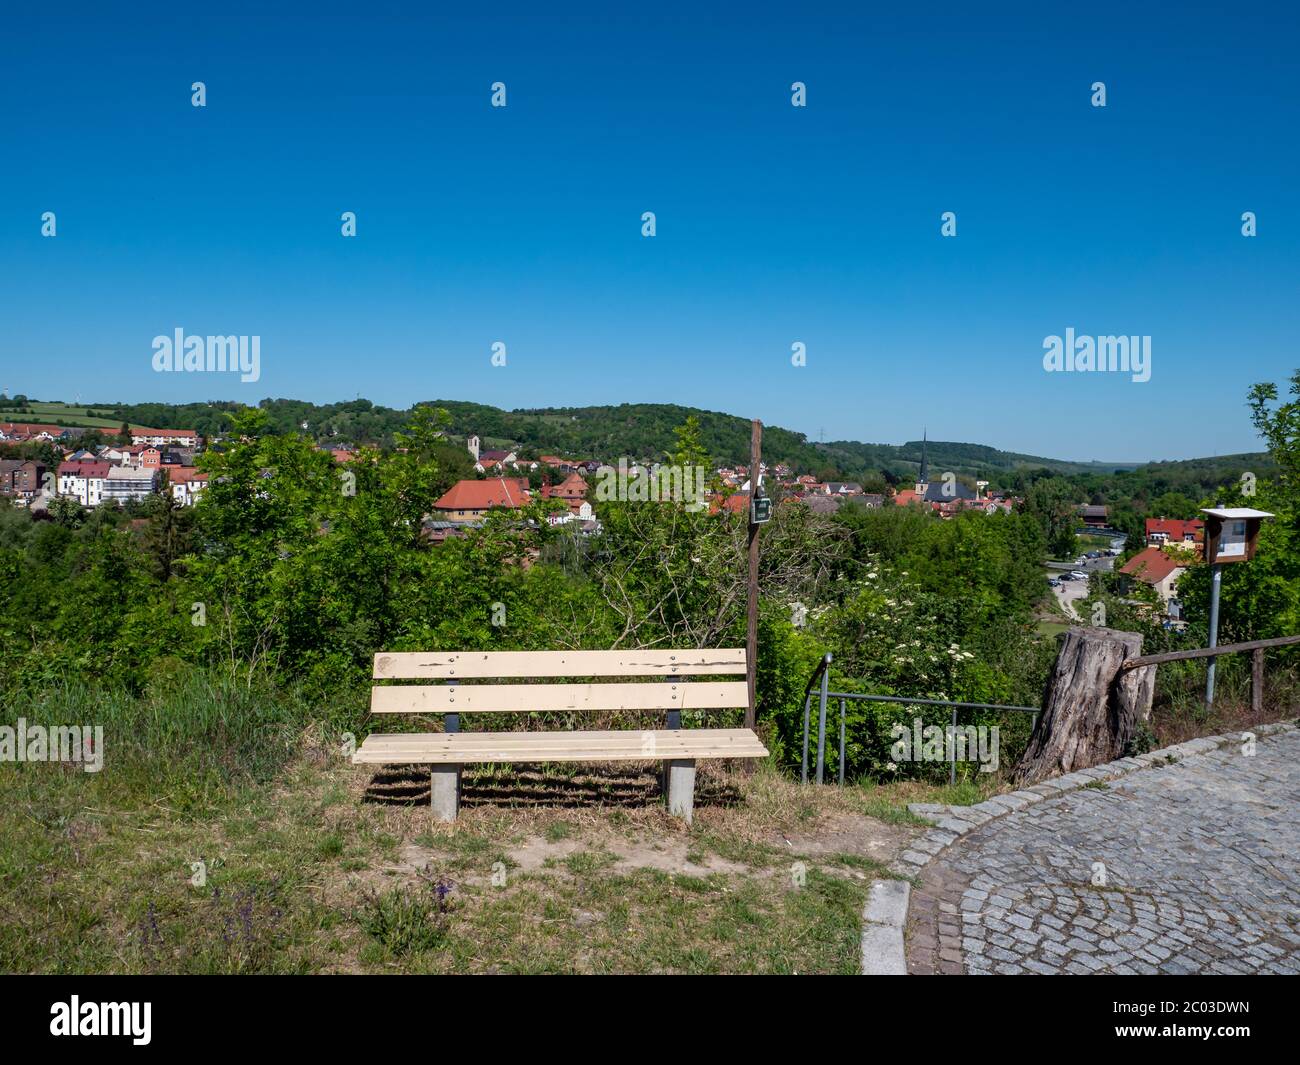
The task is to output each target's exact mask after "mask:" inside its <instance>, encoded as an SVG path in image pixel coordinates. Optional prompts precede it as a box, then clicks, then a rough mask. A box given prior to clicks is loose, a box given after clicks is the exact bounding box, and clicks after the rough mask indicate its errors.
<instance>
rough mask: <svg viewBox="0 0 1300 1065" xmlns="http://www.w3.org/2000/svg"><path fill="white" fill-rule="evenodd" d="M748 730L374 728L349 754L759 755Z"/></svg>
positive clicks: (374, 757)
mask: <svg viewBox="0 0 1300 1065" xmlns="http://www.w3.org/2000/svg"><path fill="white" fill-rule="evenodd" d="M765 757H767V748H766V747H764V746H763V744H762V743H761V742H760V741H759V739H758V737H757V736H756V735H755V734H754V733H753V732H752V731H751V730H750V729H745V728H739V729H654V730H645V731H642V730H638V729H622V730H613V731H605V732H430V733H387V734H384V733H376V734H374V735H371V736H368V737H367V738H366V740H365V742H364V743H362V745H361V746H360V747H359V748H358V749H357V751H356V753H355V754H353V756H352V761H353V762H354V763H356V764H381V765H397V764H433V765H439V764H462V765H464V764H468V763H472V762H613V761H621V762H626V761H661V760H677V759H684V760H685V759H699V758H765Z"/></svg>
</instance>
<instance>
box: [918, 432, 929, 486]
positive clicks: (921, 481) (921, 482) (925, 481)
mask: <svg viewBox="0 0 1300 1065" xmlns="http://www.w3.org/2000/svg"><path fill="white" fill-rule="evenodd" d="M926 433H927V431H926V430H925V429H922V430H921V476H920V477H918V478H917V479H916V494H917V496H918V497H919V498H921V499H924V498H925V493H926V491H927V490H928V489H929V487H930V463H929V460H928V457H927V455H926V444H927V443H928V441H927V439H926Z"/></svg>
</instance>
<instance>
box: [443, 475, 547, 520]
mask: <svg viewBox="0 0 1300 1065" xmlns="http://www.w3.org/2000/svg"><path fill="white" fill-rule="evenodd" d="M530 502H532V495H531V493H530V491H529V488H528V479H527V478H526V477H493V478H491V479H490V480H486V481H457V482H456V483H455V484H454V485H452V486H451V488H449V489H448V490H447V491H446V492H445V493H444V494H443V496H442V498H440V499H439V500H438V501H437V502H436V503H434V505H433V509H434V517H435V518H440V519H442V520H443V521H452V522H476V521H482V520H483V519H484V518H485V517H487V512H488V511H489V510H491V509H493V508H494V507H505V508H508V509H518V508H519V507H523V506H526V505H527V504H529V503H530Z"/></svg>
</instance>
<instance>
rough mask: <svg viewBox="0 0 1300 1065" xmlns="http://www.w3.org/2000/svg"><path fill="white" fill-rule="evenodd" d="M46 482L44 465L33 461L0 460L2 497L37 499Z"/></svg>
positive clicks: (0, 493)
mask: <svg viewBox="0 0 1300 1065" xmlns="http://www.w3.org/2000/svg"><path fill="white" fill-rule="evenodd" d="M44 480H45V465H44V463H40V462H36V461H34V460H32V459H0V495H5V496H13V497H15V498H16V499H27V500H31V499H35V498H36V496H37V495H38V494H39V493H40V491H41V488H42V483H43V482H44Z"/></svg>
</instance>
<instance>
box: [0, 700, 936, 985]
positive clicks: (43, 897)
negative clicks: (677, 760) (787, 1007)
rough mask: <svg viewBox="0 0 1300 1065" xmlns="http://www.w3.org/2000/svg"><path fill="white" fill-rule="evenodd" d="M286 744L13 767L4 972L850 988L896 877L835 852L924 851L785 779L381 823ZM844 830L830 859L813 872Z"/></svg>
mask: <svg viewBox="0 0 1300 1065" xmlns="http://www.w3.org/2000/svg"><path fill="white" fill-rule="evenodd" d="M109 712H110V713H113V714H116V715H118V716H119V718H120V719H123V720H128V719H129V720H131V721H132V722H134V724H135V725H137V726H143V724H144V722H143V721H141V720H140V719H139V718H138V717H132V716H131V714H130V712H129V711H128V710H127V709H126V708H125V707H122V706H119V707H116V708H115V709H114V708H110V711H109ZM205 720H206V719H205V717H204V712H203V711H201V710H200V709H196V710H195V711H194V718H193V721H194V723H195V725H196V727H197V725H198V724H199V723H201V722H203V721H205ZM160 727H164V728H168V727H176V726H174V725H172V726H160ZM107 734H108V735H111V732H108V733H107ZM159 742H163V743H165V742H166V741H165V739H160V741H159ZM266 743H267V747H266V748H265V749H262V750H260V751H259V750H252V749H245V751H244V753H245V754H246V755H248V756H249V757H250V758H251V761H252V764H253V765H254V766H255V767H256V772H251V773H250V772H240V771H235V770H234V769H233V768H232V759H231V758H229V757H219V756H217V755H216V754H215V753H213V752H212V751H209V752H207V753H205V754H204V755H203V756H195V757H196V759H197V760H196V761H194V762H192V763H190V766H191V768H193V769H201V768H202V767H204V766H206V767H207V768H208V776H209V778H208V780H207V782H206V783H205V784H204V785H203V786H187V785H184V784H183V783H182V782H181V781H180V779H179V774H178V773H172V774H159V775H153V776H151V772H152V771H153V770H156V769H157V768H158V762H157V761H156V760H151V759H145V764H144V765H135V764H132V762H133V760H134V759H135V758H143V757H144V755H143V754H142V753H141V751H133V752H132V753H131V754H130V755H129V757H126V758H125V761H124V762H123V763H117V762H116V761H115V759H114V756H113V750H112V748H109V749H108V752H109V753H108V757H107V759H106V765H105V768H104V770H103V771H101V772H100V773H85V772H83V771H81V770H80V769H79V768H76V767H73V766H71V765H60V764H49V763H17V764H15V763H3V764H0V839H3V841H4V843H3V846H2V847H0V969H2V970H3V971H6V972H21V973H169V974H170V973H178V974H189V973H331V972H359V973H377V972H402V973H406V972H409V973H422V972H439V973H441V972H446V973H485V972H511V973H516V972H517V973H549V972H566V973H609V972H636V973H730V972H746V973H748V972H753V973H790V972H803V973H834V972H842V973H849V972H854V971H856V969H857V966H858V964H859V959H858V936H859V930H860V915H861V911H862V907H863V905H864V902H865V895H866V892H867V890H868V888H869V886H870V882H871V879H872V877H874V876H876V875H880V874H881V873H882V871H883V868H884V867H883V864H882V863H881V861H879V860H878V859H876V858H873V857H871V856H869V855H866V854H861V853H855V852H854V851H853V850H852V848H851V845H845V843H844V840H842V839H839V838H838V837H836V836H835V835H834V832H839V833H840V835H841V836H843V837H844V839H847V840H849V841H850V844H851V841H852V839H854V838H856V837H860V836H862V835H863V832H864V826H866V830H869V831H871V832H875V831H877V830H878V831H879V832H880V833H882V834H883V837H882V838H888V837H889V834H890V833H910V832H913V831H915V830H916V829H914V828H913V827H912V821H913V820H914V819H912V818H911V817H910V815H906V810H905V805H902V804H903V803H904V802H905V801H906V796H905V795H904V793H903V792H901V791H898V790H897V789H893V791H894V793H896V795H895V797H894V798H886V797H883V796H882V795H881V794H878V792H880V791H881V790H882V789H874V788H854V787H850V788H845V789H842V790H841V789H839V788H823V789H820V790H819V789H816V788H810V787H801V786H800V785H797V784H794V783H792V782H790V781H789V780H787V779H785V778H783V777H781V776H779V775H778V774H777V773H775V772H774V771H771V770H767V769H764V770H761V771H760V772H758V773H756V774H754V775H753V776H748V777H742V776H731V775H729V774H722V773H718V772H717V771H716V770H712V771H706V770H702V776H704V777H708V776H709V775H710V773H712V774H713V776H715V777H716V780H715V781H714V783H716V784H718V785H719V786H720V787H723V790H724V791H725V790H726V789H727V788H730V789H733V790H735V791H736V792H738V794H739V795H740V801H739V802H735V803H732V804H731V805H716V806H705V805H702V806H701V807H699V808H697V817H696V822H695V824H694V825H693V826H692V827H690V828H687V827H685V826H683V825H681V824H680V822H677V821H675V820H673V819H670V818H668V817H667V815H666V813H665V812H664V810H663V808H662V806H661V805H659V804H657V803H654V802H650V803H648V804H646V805H640V806H639V805H631V806H627V807H608V806H594V805H585V806H584V805H580V806H577V807H526V808H518V809H511V808H508V807H502V806H492V805H488V806H480V807H467V808H466V809H465V810H464V811H463V813H462V817H461V819H460V821H458V822H457V824H456V825H455V826H444V825H438V824H435V823H433V822H431V821H430V819H429V813H428V808H427V806H424V805H419V806H409V805H384V804H380V803H374V802H363V801H361V799H362V794H363V791H364V789H365V788H366V787H367V786H368V785H369V784H370V773H369V772H368V771H363V770H361V769H358V768H354V767H352V766H350V765H348V764H346V763H345V762H344V761H343V759H342V758H340V757H338V756H337V755H334V754H331V753H329V752H328V749H327V748H325V747H323V746H322V745H320V744H319V743H318V742H317V741H315V740H313V739H312V736H311V734H310V733H309V734H307V736H306V738H305V739H302V738H300V740H299V742H297V743H296V744H294V745H293V749H292V750H291V751H290V752H289V753H288V754H287V755H284V754H282V750H281V749H282V745H283V739H282V737H280V736H278V735H276V734H273V735H271V737H270V738H269V739H268V740H267V741H266ZM161 749H162V750H167V749H168V748H167V747H165V746H164V747H163V748H161ZM181 760H182V761H183V760H184V759H181ZM493 779H494V780H495V778H493ZM703 783H704V782H703V781H702V786H703ZM724 786H725V787H724ZM883 790H884V791H886V792H890V791H891V789H889V788H886V789H883ZM922 794H924V793H922ZM869 811H874V812H875V813H879V814H881V815H883V816H882V819H881V820H880V821H879V823H876V822H874V821H871V822H869V821H867V820H866V818H868V817H870V816H871V814H870V813H869ZM846 819H849V820H846ZM872 824H875V826H876V827H875V828H874V829H873V828H871V827H870V826H871V825H872ZM828 825H829V826H830V828H831V829H833V830H834V832H832V834H831V835H830V836H828V837H827V840H828V842H827V844H826V846H825V848H823V850H822V851H817V850H815V849H814V850H813V851H810V852H809V853H807V854H802V853H795V852H793V851H792V849H791V846H792V844H793V845H802V844H803V843H805V842H808V841H813V842H815V841H817V840H818V839H819V838H820V836H819V833H821V832H823V831H824V830H826V826H828ZM845 826H848V827H847V828H846V827H845ZM900 839H901V837H900ZM539 858H540V860H539ZM796 859H797V860H796ZM796 868H801V872H800V873H799V875H798V876H795V875H794V873H793V872H792V870H794V869H796ZM440 890H441V891H442V892H443V894H442V895H441V897H440V896H439V894H438V892H439V891H440Z"/></svg>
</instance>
